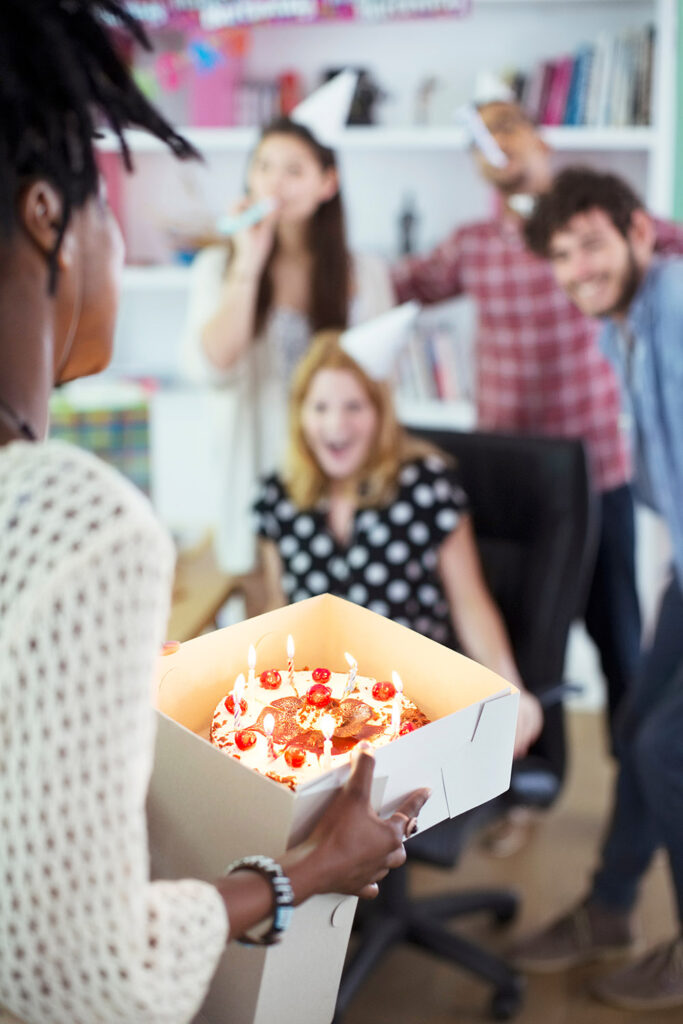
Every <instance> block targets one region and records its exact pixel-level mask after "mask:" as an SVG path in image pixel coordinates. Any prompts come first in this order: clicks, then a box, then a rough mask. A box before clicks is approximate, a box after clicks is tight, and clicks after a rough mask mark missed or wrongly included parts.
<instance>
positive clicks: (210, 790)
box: [148, 594, 519, 1024]
mask: <svg viewBox="0 0 683 1024" xmlns="http://www.w3.org/2000/svg"><path fill="white" fill-rule="evenodd" d="M289 633H291V634H292V636H293V637H294V641H295V645H296V656H295V667H296V668H305V667H307V666H308V667H310V668H314V667H316V666H324V667H327V668H329V669H331V670H332V671H339V672H344V671H347V664H346V661H345V659H344V652H345V651H350V652H351V653H352V654H353V656H354V657H355V658H356V659H357V661H358V672H359V674H360V675H365V676H374V677H375V678H377V679H387V678H391V672H392V670H396V671H397V672H398V673H399V675H400V676H401V678H402V680H403V686H404V692H405V693H406V695H407V696H408V697H410V698H411V699H412V700H413V701H414V702H415V703H416V704H417V706H418V707H419V708H420V709H421V710H422V711H424V713H425V714H426V715H427V717H428V718H430V719H431V720H432V721H431V722H430V724H429V725H427V726H425V727H423V728H422V729H418V730H416V731H415V732H412V733H409V734H408V735H406V736H401V737H399V739H397V740H395V741H394V742H393V743H390V744H389V745H388V746H384V747H381V748H380V749H378V750H377V751H376V766H375V783H374V787H373V805H374V806H375V808H376V809H377V810H378V811H379V812H380V813H382V814H390V813H391V812H392V811H393V810H395V808H396V806H397V805H398V804H399V803H400V802H401V800H402V798H403V797H404V796H405V795H406V794H407V793H409V792H410V791H411V790H413V789H415V788H417V787H420V786H429V787H430V789H431V790H432V795H431V797H430V799H429V800H428V802H427V804H426V805H425V807H424V808H423V810H422V811H421V813H420V818H419V824H420V829H421V830H424V829H425V828H429V827H430V826H431V825H434V824H436V823H437V822H439V821H442V820H443V819H444V818H447V817H454V816H455V815H457V814H461V813H462V812H463V811H466V810H469V809H470V808H471V807H475V806H477V805H478V804H481V803H484V802H485V801H487V800H489V799H491V798H492V797H494V796H497V795H498V794H500V793H502V792H504V791H505V790H506V789H507V788H508V786H509V781H510V768H511V764H512V750H513V741H514V733H515V725H516V720H517V706H518V702H519V694H518V692H517V690H515V688H514V687H512V686H510V684H509V683H507V682H505V680H503V679H501V678H500V676H497V675H496V674H495V673H494V672H490V671H489V670H488V669H485V668H482V666H480V665H477V664H476V663H475V662H473V661H470V660H469V659H468V658H465V657H463V656H462V655H460V654H456V653H455V652H454V651H451V650H449V649H448V648H446V647H442V646H441V645H440V644H437V643H434V641H432V640H428V639H427V638H426V637H423V636H420V635H419V634H417V633H414V632H412V631H411V630H408V629H406V628H405V627H403V626H399V625H397V624H396V623H395V622H391V621H389V620H388V619H385V618H383V617H382V616H380V615H376V614H375V613H374V612H370V611H367V610H366V609H364V608H360V607H358V606H357V605H354V604H351V603H349V602H347V601H343V600H341V599H340V598H336V597H332V596H330V595H329V594H326V595H323V596H321V597H314V598H311V599H310V600H307V601H302V602H300V603H298V604H294V605H290V606H289V607H287V608H281V609H279V610H277V611H274V612H268V613H267V614H265V615H260V616H257V617H256V618H253V619H249V620H247V621H246V622H241V623H238V624H237V625H234V626H229V627H227V628H226V629H222V630H218V631H216V632H214V633H210V634H208V635H206V636H202V637H198V638H197V639H196V640H190V641H188V642H187V643H184V644H183V645H182V646H181V647H180V648H179V650H178V651H177V652H176V653H175V654H172V655H169V656H166V657H163V658H160V660H159V670H158V678H157V708H158V732H157V743H156V754H155V764H154V771H153V775H152V780H151V784H150V792H149V803H148V808H149V826H150V845H151V851H152V869H153V873H154V875H155V876H156V877H165V878H180V877H186V876H189V877H198V878H204V879H208V880H211V879H215V878H216V877H218V876H219V875H221V874H222V872H223V870H224V868H225V867H226V865H227V864H228V863H229V862H230V861H232V860H234V859H235V858H237V857H241V856H244V855H245V854H248V853H264V854H269V855H271V856H273V857H275V858H277V856H278V855H279V854H281V853H282V852H283V850H285V849H286V848H287V847H289V846H291V845H294V844H295V843H297V842H299V841H300V840H301V839H302V838H304V837H305V836H306V834H307V833H308V832H309V831H310V829H311V827H312V825H313V824H314V823H315V821H316V820H317V819H318V817H319V816H320V814H321V812H322V810H323V809H324V807H325V806H326V805H327V804H328V802H329V801H330V799H331V798H332V796H333V794H334V792H335V790H336V789H337V788H338V786H339V785H340V784H341V783H343V781H344V780H345V779H346V777H347V775H348V772H349V767H348V764H346V765H342V766H339V767H337V768H332V770H331V771H329V772H326V773H324V774H321V775H320V777H319V778H317V779H314V780H311V781H310V782H308V783H307V784H305V785H303V786H300V787H299V788H298V789H297V790H296V791H295V792H294V791H292V790H290V789H289V788H287V787H286V786H284V785H281V784H280V783H277V782H273V781H272V780H271V779H268V778H266V777H265V776H262V775H259V774H258V773H257V772H255V771H252V770H251V769H250V768H247V767H245V766H244V765H242V764H240V762H239V761H237V760H235V759H234V758H232V757H230V756H227V755H226V754H224V753H222V752H221V751H220V750H218V749H217V748H215V747H213V746H211V744H210V743H209V742H208V741H207V740H206V739H205V737H206V736H207V735H208V729H209V726H210V723H211V718H212V715H213V711H214V709H215V706H216V704H217V703H218V701H219V700H220V699H221V697H223V696H224V695H225V694H226V693H228V692H229V691H230V690H231V689H232V687H233V685H234V681H235V678H236V676H237V675H238V674H239V673H240V672H245V673H246V662H247V651H248V647H249V644H253V645H254V646H255V648H256V653H257V664H256V672H257V674H258V673H260V672H261V671H262V670H263V669H265V668H281V669H282V668H284V667H286V663H287V660H286V648H285V645H286V639H287V635H288V634H289ZM274 696H276V694H274ZM355 903H356V900H355V898H352V897H348V896H346V897H345V896H338V895H327V896H318V897H315V898H314V899H312V900H310V901H309V902H308V903H306V904H304V905H302V906H301V907H298V908H297V910H296V911H295V913H294V921H293V924H292V925H291V927H290V929H289V930H288V932H287V933H286V935H285V936H284V938H283V941H282V942H281V943H280V944H279V945H278V946H274V947H270V948H268V949H261V948H250V947H244V946H240V945H239V944H237V943H232V944H231V945H230V946H229V948H228V950H227V951H226V954H225V955H224V957H223V959H222V960H221V962H220V964H219V967H218V970H217V972H216V975H215V977H214V981H213V983H212V986H211V989H210V992H209V995H208V998H207V1000H206V1003H205V1005H204V1008H203V1015H204V1017H205V1019H206V1021H207V1022H209V1024H273V1021H277V1022H278V1024H329V1022H330V1021H331V1019H332V1016H333V1012H334V1004H335V999H336V993H337V989H338V986H339V979H340V976H341V970H342V966H343V962H344V956H345V953H346V947H347V943H348V938H349V934H350V930H351V923H352V920H353V914H354V910H355Z"/></svg>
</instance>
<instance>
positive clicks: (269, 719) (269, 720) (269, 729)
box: [263, 715, 275, 736]
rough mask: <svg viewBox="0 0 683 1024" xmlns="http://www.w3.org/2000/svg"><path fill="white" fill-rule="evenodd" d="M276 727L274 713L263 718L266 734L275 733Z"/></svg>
mask: <svg viewBox="0 0 683 1024" xmlns="http://www.w3.org/2000/svg"><path fill="white" fill-rule="evenodd" d="M274 728H275V719H274V718H273V716H272V715H266V716H265V718H264V719H263V730H264V732H265V734H266V736H272V735H273V729H274Z"/></svg>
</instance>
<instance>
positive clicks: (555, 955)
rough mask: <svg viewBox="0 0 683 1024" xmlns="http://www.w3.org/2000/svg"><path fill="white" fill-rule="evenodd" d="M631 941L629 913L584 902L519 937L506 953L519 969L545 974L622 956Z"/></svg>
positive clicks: (632, 942)
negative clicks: (530, 933)
mask: <svg viewBox="0 0 683 1024" xmlns="http://www.w3.org/2000/svg"><path fill="white" fill-rule="evenodd" d="M635 944H636V937H635V933H634V929H633V926H632V924H631V915H630V914H622V913H616V912H615V911H611V910H607V909H605V908H604V907H599V906H596V905H595V904H594V903H590V902H588V901H585V902H583V903H580V904H579V905H578V906H577V907H573V908H572V909H571V910H568V911H567V912H566V913H565V914H563V915H562V917H559V918H557V920H555V921H553V922H551V923H550V924H549V925H547V926H546V927H545V928H544V929H542V930H541V931H540V932H536V933H535V934H534V935H531V936H529V937H528V938H527V939H522V940H521V941H520V942H518V943H517V945H516V946H515V947H514V948H513V949H512V951H511V954H510V956H511V959H512V960H513V961H514V963H515V966H517V967H520V968H521V969H522V970H526V971H531V972H538V973H545V972H552V971H562V970H565V968H567V967H575V966H576V965H577V964H585V963H591V962H592V961H596V960H610V959H612V958H614V957H617V956H623V955H624V954H625V953H629V952H632V951H633V948H634V946H635Z"/></svg>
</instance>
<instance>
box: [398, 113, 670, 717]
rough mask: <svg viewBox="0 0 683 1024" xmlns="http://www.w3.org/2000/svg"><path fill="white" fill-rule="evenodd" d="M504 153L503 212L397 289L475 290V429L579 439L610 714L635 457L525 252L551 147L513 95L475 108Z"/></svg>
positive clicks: (591, 349)
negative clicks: (588, 491) (594, 537)
mask: <svg viewBox="0 0 683 1024" xmlns="http://www.w3.org/2000/svg"><path fill="white" fill-rule="evenodd" d="M479 113H480V114H481V116H482V118H483V120H484V122H485V124H486V126H487V128H488V129H489V131H490V132H491V134H492V135H493V137H494V139H495V140H496V142H497V143H498V145H499V146H500V148H501V149H502V150H503V152H504V153H505V156H506V157H507V164H506V166H505V167H502V168H498V167H493V166H492V165H491V164H489V163H487V162H486V161H485V160H484V158H483V157H482V156H481V155H480V154H478V153H477V155H476V159H477V162H478V165H479V168H480V171H481V173H482V174H483V175H484V177H485V178H486V179H487V180H488V181H489V182H490V183H491V184H492V185H494V187H495V188H496V190H497V192H498V196H499V199H500V205H501V212H500V215H499V216H497V217H495V218H493V219H491V220H486V221H481V222H479V223H473V224H466V225H464V226H463V227H461V228H459V229H458V230H456V231H454V232H453V233H452V234H451V235H449V236H448V237H447V238H446V239H445V240H444V241H443V242H442V243H441V244H440V245H438V246H437V247H436V249H434V250H433V252H431V253H430V254H429V255H427V256H422V257H416V258H415V257H410V258H408V259H406V260H404V261H402V262H401V263H399V264H398V265H397V266H396V267H395V268H394V270H393V272H392V276H393V281H394V287H395V289H396V293H397V296H398V299H399V300H400V301H401V302H405V301H407V300H408V299H418V300H419V301H421V302H423V303H427V304H429V303H433V302H442V301H444V300H446V299H450V298H453V297H455V296H457V295H463V294H466V295H471V296H472V297H473V298H474V299H476V302H477V306H478V314H479V333H478V337H477V344H476V362H477V374H476V377H477V415H478V425H479V426H480V427H482V428H483V429H488V430H501V431H512V432H516V431H519V432H520V433H528V434H543V435H548V436H553V437H579V438H582V439H583V440H584V441H585V444H586V449H587V453H588V458H589V463H590V467H591V472H592V479H593V484H594V487H595V489H596V491H598V492H599V494H600V497H601V513H602V519H601V533H600V543H599V549H598V554H597V559H596V565H595V570H594V575H593V579H592V581H591V587H590V593H589V596H588V601H587V605H586V609H585V623H586V628H587V630H588V632H589V634H590V635H591V637H592V638H593V640H594V642H595V643H596V645H597V647H598V650H599V652H600V659H601V664H602V669H603V672H604V675H605V678H606V681H607V689H608V700H609V710H610V725H611V723H612V722H613V719H614V712H615V709H616V707H617V705H618V704H619V702H620V700H621V697H622V696H623V694H624V691H625V689H626V687H627V686H628V683H629V681H630V679H631V677H632V675H633V672H634V669H635V664H636V660H637V658H638V653H639V647H640V611H639V605H638V597H637V591H636V576H635V558H634V537H635V531H634V520H633V501H632V497H631V493H630V488H629V486H628V481H629V480H630V477H631V467H630V461H629V454H628V449H627V445H626V443H625V440H624V438H623V437H622V435H621V431H620V427H619V411H620V399H619V389H618V385H617V382H616V379H615V376H614V372H613V371H612V369H611V367H610V366H609V364H608V363H607V361H606V360H605V358H604V357H603V356H602V354H601V353H600V351H599V348H598V346H597V344H596V322H595V321H592V320H589V319H587V318H586V317H585V316H584V315H583V314H582V313H580V312H579V310H578V309H577V308H576V307H575V306H574V305H573V304H572V303H571V302H570V301H569V299H568V298H567V296H566V295H565V293H564V292H563V291H562V289H561V288H560V287H559V286H558V285H557V283H556V282H555V279H554V276H553V272H552V269H551V267H550V265H549V264H548V263H547V262H546V261H545V260H543V259H540V258H539V257H538V256H535V255H533V254H532V253H530V252H529V251H528V250H527V248H526V246H525V242H524V238H523V234H522V226H523V220H522V217H521V215H520V213H519V212H517V211H518V210H519V209H520V208H521V207H522V206H523V204H524V203H525V202H527V203H528V202H529V197H530V196H535V195H539V194H540V193H542V192H545V191H546V190H547V189H548V188H549V187H550V184H551V181H552V172H551V168H550V159H549V150H548V147H547V145H546V144H545V143H544V142H543V140H542V139H541V138H540V136H539V135H538V133H537V132H536V130H535V128H534V126H533V124H532V123H531V122H530V120H529V119H528V118H527V117H526V115H525V114H524V113H523V111H522V110H521V109H520V108H519V107H518V106H517V105H516V104H515V103H512V102H509V101H499V100H496V101H493V102H489V103H486V104H485V105H483V106H482V107H480V109H479ZM656 230H657V248H658V250H659V251H662V252H666V253H683V227H680V226H678V225H673V224H667V223H664V222H661V221H657V222H656Z"/></svg>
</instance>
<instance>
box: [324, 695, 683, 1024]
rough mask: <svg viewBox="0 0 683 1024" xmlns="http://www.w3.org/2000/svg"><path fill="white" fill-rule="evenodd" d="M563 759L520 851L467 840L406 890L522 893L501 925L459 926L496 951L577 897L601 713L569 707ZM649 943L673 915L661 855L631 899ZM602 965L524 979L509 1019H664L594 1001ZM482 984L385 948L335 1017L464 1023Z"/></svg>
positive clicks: (606, 775) (474, 1012) (667, 929)
mask: <svg viewBox="0 0 683 1024" xmlns="http://www.w3.org/2000/svg"><path fill="white" fill-rule="evenodd" d="M570 736H571V749H572V752H573V753H572V765H571V769H570V775H569V780H568V785H567V787H566V789H565V792H564V795H563V798H562V799H561V800H560V801H559V802H558V805H557V807H556V808H554V809H553V810H552V811H551V812H549V813H548V814H547V815H546V816H545V818H544V819H543V821H542V822H541V824H540V825H539V827H538V828H537V830H536V833H535V836H534V838H533V840H532V842H531V843H530V844H529V845H528V846H527V847H526V849H525V850H523V851H521V852H520V853H518V854H516V855H515V856H513V857H509V858H507V859H504V860H499V859H494V858H492V857H490V856H489V855H487V854H485V853H484V852H482V850H481V849H479V848H472V849H470V850H469V851H468V853H467V854H466V856H465V857H464V858H463V860H462V862H461V864H460V865H459V867H458V869H457V871H453V872H444V871H438V870H435V869H430V868H423V867H418V868H417V869H415V871H414V879H415V889H416V891H419V892H422V893H429V892H433V893H436V892H441V891H446V890H448V889H457V888H461V887H467V886H468V885H469V886H478V885H489V884H492V885H498V884H501V885H512V886H514V887H515V888H516V889H518V891H519V892H520V893H521V895H522V897H523V902H522V909H521V913H520V915H519V919H518V921H517V922H516V923H515V924H514V925H513V926H510V928H507V929H505V930H502V931H500V930H497V929H495V928H494V927H493V926H492V925H491V924H490V923H489V922H487V921H486V920H484V919H478V920H474V919H473V920H472V921H470V922H469V923H468V924H467V925H465V924H464V922H460V923H459V925H458V927H459V929H460V930H461V931H462V932H463V934H467V935H469V936H471V937H472V938H476V939H477V941H481V942H482V943H485V944H486V945H487V946H488V947H489V948H490V949H492V950H496V951H498V952H501V953H502V952H504V950H505V948H506V945H508V944H509V943H510V941H511V940H512V939H513V938H514V936H515V935H516V934H521V933H523V932H526V931H528V930H529V929H530V928H534V927H536V925H538V924H540V923H543V922H545V921H546V920H547V918H548V916H550V915H553V914H554V913H555V912H556V911H557V910H558V908H559V909H561V908H564V907H565V906H567V905H568V904H569V903H571V902H572V901H573V900H575V899H576V897H577V896H579V895H580V894H581V893H582V892H583V890H584V888H585V886H586V884H587V880H588V878H589V877H590V873H591V870H592V867H593V865H594V862H595V856H596V851H597V849H598V844H599V840H600V835H601V830H602V827H603V823H604V821H605V815H606V811H607V807H608V803H609V796H610V787H611V779H612V768H611V764H610V762H609V760H608V758H607V757H606V755H605V752H604V751H605V743H604V738H603V735H602V717H601V715H599V714H594V713H586V712H583V713H574V714H572V716H571V718H570ZM639 911H640V918H641V924H642V930H643V932H644V934H645V938H646V940H647V942H648V943H654V942H657V941H659V940H661V939H666V938H668V937H669V936H670V935H672V934H673V933H674V929H675V924H674V921H675V916H674V912H673V900H672V895H671V890H670V887H669V878H668V873H667V870H666V865H665V861H664V859H663V857H660V858H658V859H657V861H656V863H655V864H654V865H653V867H652V870H651V871H650V873H649V875H648V877H647V879H646V881H645V885H644V888H643V893H642V898H641V901H640V906H639ZM604 971H605V967H604V966H603V967H600V968H598V967H591V968H577V969H575V970H573V971H569V972H566V973H564V974H560V975H555V976H547V975H546V976H536V977H530V978H529V979H528V988H527V993H526V998H525V1002H524V1007H523V1009H522V1010H521V1011H520V1013H519V1014H518V1015H517V1017H516V1018H515V1021H516V1022H517V1024H620V1022H622V1021H623V1022H624V1024H641V1022H642V1024H673V1022H674V1021H678V1022H681V1021H683V1012H681V1010H674V1011H668V1012H657V1013H649V1014H641V1013H627V1012H625V1011H623V1012H622V1011H618V1010H610V1009H609V1008H607V1007H602V1006H601V1005H600V1004H598V1003H597V1002H594V1001H593V1000H592V999H591V998H590V996H589V994H588V992H587V986H588V984H589V982H590V979H591V978H593V977H595V976H597V974H599V973H600V972H604ZM489 997H490V990H489V989H488V987H487V986H486V985H485V984H484V983H482V982H480V981H477V980H475V979H473V978H471V977H470V976H469V975H467V974H466V973H464V972H463V971H461V970H459V969H456V968H453V967H451V966H446V965H444V964H442V963H440V962H437V960H436V959H434V958H432V957H431V956H428V955H426V954H422V953H420V952H419V951H417V950H413V949H410V948H407V947H404V948H401V949H397V950H396V951H395V952H392V953H390V954H389V955H388V956H387V957H386V959H385V961H384V962H383V963H382V964H381V965H380V967H379V968H378V969H377V970H376V972H375V974H374V975H373V976H372V977H371V978H370V979H368V981H367V982H366V984H365V986H364V988H363V989H362V990H361V991H360V992H359V993H358V995H357V997H356V999H355V1001H354V1003H353V1004H352V1006H351V1008H350V1009H349V1011H348V1013H347V1015H346V1017H345V1020H344V1024H470V1022H475V1021H476V1022H481V1021H486V1020H488V1019H490V1018H489V1017H488V1002H489Z"/></svg>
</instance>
